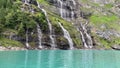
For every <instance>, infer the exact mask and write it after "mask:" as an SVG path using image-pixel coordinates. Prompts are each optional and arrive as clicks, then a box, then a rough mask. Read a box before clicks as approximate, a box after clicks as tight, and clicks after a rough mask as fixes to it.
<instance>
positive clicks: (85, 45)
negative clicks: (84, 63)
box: [80, 30, 88, 48]
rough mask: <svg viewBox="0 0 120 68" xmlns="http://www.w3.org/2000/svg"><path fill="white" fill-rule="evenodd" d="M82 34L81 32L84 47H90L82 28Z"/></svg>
mask: <svg viewBox="0 0 120 68" xmlns="http://www.w3.org/2000/svg"><path fill="white" fill-rule="evenodd" d="M80 34H81V37H82V42H83V45H84V47H85V48H88V46H87V43H86V41H85V37H84V34H83V33H82V31H81V30H80Z"/></svg>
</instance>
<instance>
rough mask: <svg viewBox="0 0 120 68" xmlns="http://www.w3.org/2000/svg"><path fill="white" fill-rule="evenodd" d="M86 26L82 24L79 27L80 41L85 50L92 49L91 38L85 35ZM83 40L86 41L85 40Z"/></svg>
mask: <svg viewBox="0 0 120 68" xmlns="http://www.w3.org/2000/svg"><path fill="white" fill-rule="evenodd" d="M87 24H88V23H87V22H86V23H85V24H84V25H82V23H80V26H81V30H80V33H81V36H82V41H83V44H84V47H85V48H92V47H93V42H92V38H91V36H90V35H89V34H88V33H87V29H86V25H87ZM85 39H87V40H85Z"/></svg>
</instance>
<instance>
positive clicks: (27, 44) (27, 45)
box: [25, 29, 30, 48]
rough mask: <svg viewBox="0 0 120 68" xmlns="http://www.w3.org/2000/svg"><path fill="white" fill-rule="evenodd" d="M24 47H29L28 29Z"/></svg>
mask: <svg viewBox="0 0 120 68" xmlns="http://www.w3.org/2000/svg"><path fill="white" fill-rule="evenodd" d="M25 44H26V47H27V48H28V47H30V45H29V43H28V29H27V30H26V43H25Z"/></svg>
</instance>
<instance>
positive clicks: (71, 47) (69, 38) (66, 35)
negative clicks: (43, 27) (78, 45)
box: [58, 22, 74, 49]
mask: <svg viewBox="0 0 120 68" xmlns="http://www.w3.org/2000/svg"><path fill="white" fill-rule="evenodd" d="M58 24H59V25H60V27H61V28H62V30H63V32H64V37H65V38H66V39H67V40H68V43H69V46H70V49H74V47H73V45H74V44H73V41H72V38H71V37H70V34H69V32H68V31H67V30H66V29H65V28H64V27H63V26H62V25H61V23H60V22H59V23H58Z"/></svg>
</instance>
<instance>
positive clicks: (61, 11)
mask: <svg viewBox="0 0 120 68" xmlns="http://www.w3.org/2000/svg"><path fill="white" fill-rule="evenodd" d="M58 6H60V15H61V17H62V18H64V17H63V2H62V1H61V0H58Z"/></svg>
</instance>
